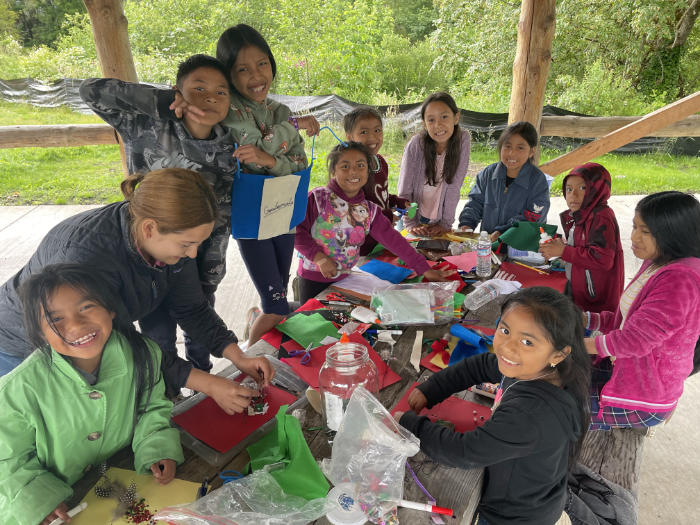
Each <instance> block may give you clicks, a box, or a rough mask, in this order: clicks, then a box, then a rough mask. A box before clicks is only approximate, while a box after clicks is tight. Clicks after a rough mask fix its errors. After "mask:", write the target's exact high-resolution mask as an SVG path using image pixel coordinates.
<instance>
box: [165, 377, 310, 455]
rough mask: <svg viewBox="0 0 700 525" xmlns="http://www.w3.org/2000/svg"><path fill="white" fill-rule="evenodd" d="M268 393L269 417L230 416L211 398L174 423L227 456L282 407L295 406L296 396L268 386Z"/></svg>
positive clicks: (266, 398) (178, 417) (184, 413)
mask: <svg viewBox="0 0 700 525" xmlns="http://www.w3.org/2000/svg"><path fill="white" fill-rule="evenodd" d="M239 377H240V376H239ZM237 379H238V378H237ZM266 392H267V395H266V397H265V401H266V402H267V404H268V405H269V406H268V409H267V412H266V413H265V414H260V415H256V416H249V415H248V414H247V413H246V412H243V413H242V414H234V415H232V416H229V415H228V414H227V413H226V412H224V411H223V410H221V408H219V405H217V404H216V402H214V400H213V399H212V398H211V397H207V398H205V399H204V400H203V401H201V402H200V403H197V404H196V405H195V406H193V407H192V408H190V409H189V410H187V411H185V412H183V413H182V414H179V415H177V416H175V417H173V421H174V422H175V423H177V424H178V425H179V426H180V427H181V428H182V429H183V430H184V431H185V432H187V433H188V434H190V435H192V436H193V437H195V438H197V439H199V440H200V441H202V442H203V443H205V444H207V445H209V446H210V447H211V448H213V449H214V450H217V451H218V452H221V453H224V452H226V451H228V450H231V449H232V448H233V447H235V446H236V445H238V444H239V443H240V442H241V441H243V440H244V439H245V438H247V437H248V436H249V435H250V434H252V433H253V432H254V431H255V430H257V429H258V428H260V427H261V426H262V425H263V424H265V423H267V422H268V421H269V420H270V419H272V418H274V417H275V414H277V411H278V410H279V408H280V407H281V406H282V405H291V404H292V403H294V401H296V400H297V398H296V396H294V395H293V394H290V393H289V392H286V391H285V390H281V389H279V388H277V387H275V386H268V387H266Z"/></svg>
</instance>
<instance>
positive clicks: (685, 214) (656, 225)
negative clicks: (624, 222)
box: [634, 191, 700, 265]
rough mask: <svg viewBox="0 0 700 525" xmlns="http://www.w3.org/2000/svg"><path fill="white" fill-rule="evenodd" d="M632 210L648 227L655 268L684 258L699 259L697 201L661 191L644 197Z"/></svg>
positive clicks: (690, 197)
mask: <svg viewBox="0 0 700 525" xmlns="http://www.w3.org/2000/svg"><path fill="white" fill-rule="evenodd" d="M634 211H635V212H636V213H638V214H639V217H640V218H641V219H642V221H644V224H646V225H647V228H649V232H651V235H652V236H653V237H654V242H656V247H657V249H658V252H659V253H658V254H657V256H656V258H655V259H654V261H653V262H654V263H655V264H657V265H662V264H667V263H669V262H671V261H674V260H676V259H682V258H684V257H700V202H698V200H697V199H696V198H695V197H694V196H693V195H690V194H688V193H683V192H680V191H661V192H659V193H652V194H651V195H647V196H646V197H644V198H643V199H642V200H640V201H639V202H638V203H637V206H636V207H635V209H634Z"/></svg>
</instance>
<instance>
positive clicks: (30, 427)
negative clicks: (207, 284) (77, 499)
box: [0, 264, 184, 524]
mask: <svg viewBox="0 0 700 525" xmlns="http://www.w3.org/2000/svg"><path fill="white" fill-rule="evenodd" d="M108 282H109V281H108V279H107V276H105V275H101V274H100V272H98V271H95V269H94V268H88V267H86V266H79V265H75V264H57V265H50V266H46V267H45V268H44V269H43V270H42V271H41V272H40V273H38V274H36V275H34V276H33V277H31V278H30V279H28V280H27V281H25V283H24V284H23V286H22V290H21V296H22V305H23V308H24V317H25V323H26V330H27V338H28V339H29V340H30V341H31V342H32V343H33V344H34V345H35V346H36V347H37V348H38V350H37V351H35V352H34V353H33V354H32V355H31V356H29V358H27V359H26V360H25V361H24V363H22V365H20V366H19V367H17V368H16V369H15V370H13V371H12V373H10V374H8V375H6V376H4V377H2V378H0V403H2V407H3V409H2V411H1V412H0V443H2V444H3V445H2V447H0V478H1V479H2V480H3V483H2V484H0V512H1V513H2V516H3V522H4V523H31V524H36V523H50V522H51V521H53V520H54V519H55V518H61V519H63V520H68V519H69V517H68V514H67V511H68V508H67V506H66V504H65V503H64V500H65V499H66V498H68V497H70V496H71V494H72V489H71V485H72V484H74V483H75V482H76V481H78V479H80V478H81V477H82V475H83V473H84V472H85V471H86V470H87V469H89V467H91V466H93V465H98V464H100V463H101V462H103V461H105V460H106V459H107V458H109V457H110V456H111V455H112V454H114V453H115V452H117V451H118V450H120V449H121V448H123V447H125V446H127V445H128V444H129V443H131V445H132V447H133V450H134V467H135V468H136V471H137V472H139V473H144V472H148V471H149V470H150V471H151V472H152V473H153V475H154V476H155V478H156V479H157V480H158V481H159V482H160V483H161V484H167V483H169V482H170V481H172V479H173V478H174V476H175V465H176V463H182V461H183V460H184V458H183V455H182V449H181V448H180V437H179V434H178V431H177V430H176V429H174V428H171V427H170V412H171V410H172V403H171V402H170V401H168V400H167V399H166V398H165V396H164V392H165V385H164V383H163V378H162V377H161V373H160V366H159V363H160V359H161V353H160V349H159V348H158V346H157V345H156V344H155V343H153V342H152V341H148V340H146V339H145V338H143V337H142V336H141V335H140V334H139V333H138V332H136V330H135V329H134V325H133V323H132V321H131V320H130V319H128V318H125V317H123V315H122V313H121V312H120V313H119V314H117V313H116V311H117V308H118V305H119V304H120V299H119V297H118V295H117V294H116V293H114V291H113V290H112V289H111V288H110V287H109V286H108V284H107V283H108Z"/></svg>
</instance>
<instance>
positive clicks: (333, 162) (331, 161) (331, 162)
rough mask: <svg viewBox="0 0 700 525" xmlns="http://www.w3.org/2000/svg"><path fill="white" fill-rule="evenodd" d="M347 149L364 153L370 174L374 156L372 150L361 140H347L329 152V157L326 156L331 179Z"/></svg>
mask: <svg viewBox="0 0 700 525" xmlns="http://www.w3.org/2000/svg"><path fill="white" fill-rule="evenodd" d="M346 151H359V152H360V153H362V154H363V155H364V156H365V157H366V158H367V173H368V174H369V162H370V159H371V158H372V152H370V150H369V148H368V147H367V146H365V145H364V144H362V143H360V142H353V141H350V142H345V143H343V144H338V145H337V146H336V147H335V148H333V149H332V150H331V152H330V153H329V154H328V157H327V158H326V165H327V166H328V180H329V181H330V180H331V179H332V178H333V172H334V171H335V167H336V166H337V164H338V161H339V160H340V157H341V156H342V155H343V153H345V152H346Z"/></svg>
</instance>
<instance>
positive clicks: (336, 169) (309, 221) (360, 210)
mask: <svg viewBox="0 0 700 525" xmlns="http://www.w3.org/2000/svg"><path fill="white" fill-rule="evenodd" d="M371 155H372V154H371V153H370V151H369V148H367V146H365V145H364V144H360V143H359V142H349V143H347V145H343V144H339V145H338V146H336V147H335V148H333V150H331V152H330V153H329V154H328V160H327V162H328V173H329V181H328V186H326V187H319V188H315V189H313V190H311V191H310V192H309V203H308V205H307V207H306V218H305V219H304V221H303V222H302V223H301V224H300V225H299V226H297V237H296V241H295V247H296V249H297V251H298V252H299V254H300V255H301V260H300V261H299V269H298V271H297V274H298V275H299V295H300V296H301V302H302V304H303V303H304V302H306V301H307V300H308V299H311V298H312V297H314V296H316V295H317V294H319V293H320V292H321V291H323V290H324V289H325V288H326V287H327V286H328V285H329V284H330V283H332V282H335V281H337V280H339V279H340V278H341V275H340V271H341V270H347V269H349V268H352V267H353V266H355V263H356V262H357V260H358V259H359V258H360V246H362V244H363V243H364V242H365V239H366V237H367V235H368V234H371V235H372V236H373V237H374V238H375V239H377V241H379V242H381V243H382V244H383V245H384V246H386V247H387V248H388V249H389V250H390V251H391V252H392V253H394V254H395V255H397V256H399V257H401V259H403V260H404V261H406V264H407V265H408V267H409V268H412V269H413V270H415V271H416V272H417V273H418V274H423V275H424V276H425V277H426V278H427V279H429V280H433V281H441V280H444V274H443V272H440V271H438V270H431V269H430V266H428V263H427V262H426V261H425V258H424V257H423V256H422V255H420V254H419V253H418V252H416V251H415V250H414V249H413V248H412V247H411V245H410V244H408V242H406V239H404V238H403V237H402V236H401V234H400V233H399V232H397V231H396V230H395V229H394V228H393V227H392V224H391V221H389V219H387V218H386V217H385V216H384V215H383V214H382V213H381V211H380V209H379V206H377V205H376V204H375V203H373V202H370V201H368V200H367V199H365V196H364V193H363V192H362V188H363V187H364V185H365V184H366V183H367V179H368V177H369V168H368V166H369V162H370V159H371ZM341 203H342V205H341ZM337 210H342V217H341V214H339V213H338V211H337Z"/></svg>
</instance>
